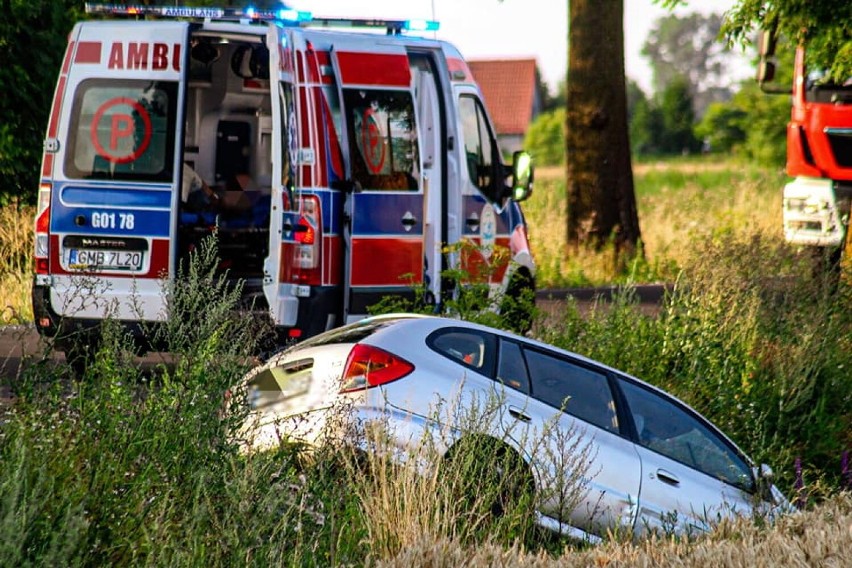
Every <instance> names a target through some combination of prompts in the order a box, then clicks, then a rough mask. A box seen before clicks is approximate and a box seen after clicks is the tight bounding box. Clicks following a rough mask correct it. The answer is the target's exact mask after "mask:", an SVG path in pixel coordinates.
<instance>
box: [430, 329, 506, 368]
mask: <svg viewBox="0 0 852 568" xmlns="http://www.w3.org/2000/svg"><path fill="white" fill-rule="evenodd" d="M426 343H427V345H429V347H431V348H432V349H434V350H435V351H437V352H438V353H440V354H441V355H443V356H445V357H447V358H449V359H452V360H453V361H455V362H457V363H459V364H461V365H464V366H465V367H470V368H471V369H474V370H476V371H477V372H479V373H481V374H483V375H486V376H489V377H490V376H492V375H493V370H494V362H495V359H496V351H497V349H496V344H497V340H496V338H495V337H494V336H493V335H491V334H489V333H482V332H479V331H475V330H472V329H463V328H444V329H440V330H438V331H436V332H434V333H432V335H430V336H429V338H428V339H427V340H426Z"/></svg>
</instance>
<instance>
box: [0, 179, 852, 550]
mask: <svg viewBox="0 0 852 568" xmlns="http://www.w3.org/2000/svg"><path fill="white" fill-rule="evenodd" d="M679 167H680V168H681V173H680V174H674V173H668V174H665V173H660V174H659V175H660V176H661V177H659V178H655V177H653V176H657V175H658V174H657V173H652V172H644V173H642V174H641V175H642V176H648V177H647V178H645V177H643V178H642V179H643V180H646V179H647V180H652V183H651V186H652V187H651V188H650V189H648V190H647V191H649V192H650V193H651V195H650V196H648V195H645V194H644V192H645V191H646V189H641V188H642V187H643V186H642V184H644V183H645V182H644V181H643V182H642V184H637V187H640V189H639V191H641V192H643V193H642V195H645V197H642V198H640V204H641V203H643V201H644V204H643V205H640V207H647V209H644V211H645V216H644V217H643V223H647V219H648V215H649V214H651V213H655V212H656V213H655V214H656V215H658V218H659V219H660V220H661V222H662V220H666V219H668V220H671V221H674V220H675V218H676V217H677V218H681V217H678V216H677V215H675V214H674V213H670V212H669V213H667V212H668V211H674V210H675V209H677V208H678V207H681V208H682V207H684V206H686V205H689V207H691V208H692V209H689V211H690V213H689V214H683V215H682V219H690V218H694V217H695V216H696V214H697V213H698V212H701V213H702V215H700V216H699V217H700V218H699V219H698V220H700V221H701V222H700V223H699V227H697V228H696V227H690V228H688V230H681V229H676V228H675V227H674V226H670V227H669V228H668V229H664V227H660V228H659V229H658V231H659V234H660V235H662V236H665V235H668V234H669V233H673V234H681V235H686V236H688V238H689V240H688V241H686V242H688V246H681V247H679V248H678V250H677V251H676V252H677V253H678V254H677V260H676V264H675V265H674V266H675V269H672V272H671V273H670V274H672V275H674V278H672V280H671V282H672V283H673V284H674V285H675V288H674V291H673V293H672V294H671V295H670V296H668V297H667V298H666V300H665V301H664V303H663V304H662V306H661V308H660V311H659V313H658V314H655V315H653V316H649V315H646V314H645V313H643V312H642V310H641V309H639V307H638V306H637V304H636V302H635V297H634V296H632V295H631V292H630V289H629V288H627V289H626V291H625V292H623V293H622V294H621V295H619V296H618V297H617V299H616V301H615V302H614V303H612V304H609V305H607V306H604V305H601V306H598V307H596V308H593V309H592V310H591V311H584V312H583V313H581V312H580V310H579V309H578V307H577V306H576V305H574V304H572V303H570V302H569V303H568V304H567V305H566V306H565V309H564V311H563V312H562V313H560V314H556V315H551V316H550V319H547V320H539V321H538V322H536V325H535V326H534V329H535V330H536V332H535V333H536V337H537V338H539V339H542V340H544V341H547V342H550V343H553V344H556V345H559V346H562V347H565V348H568V349H570V350H572V351H575V352H579V353H582V354H584V355H587V356H590V357H593V358H596V359H598V360H600V361H602V362H605V363H608V364H610V365H613V366H615V367H617V368H620V369H623V370H625V371H627V372H630V373H632V374H634V375H636V376H638V377H640V378H642V379H644V380H647V381H649V382H651V383H653V384H656V385H658V386H660V387H663V388H665V389H667V390H669V391H671V392H672V393H674V394H676V395H677V396H679V397H681V398H682V399H684V400H685V401H687V402H688V403H689V404H691V405H692V406H694V407H695V408H696V409H697V410H699V411H700V412H702V413H703V414H705V415H706V416H708V417H709V418H711V419H712V420H713V421H714V422H715V423H717V424H718V425H719V426H720V427H722V429H723V430H724V431H725V432H726V433H727V434H728V435H729V436H731V437H732V438H733V439H734V441H735V442H736V443H737V444H738V445H740V446H741V447H742V448H743V449H744V450H745V451H746V452H748V453H749V454H750V455H752V457H754V458H755V459H756V460H757V461H758V462H766V463H769V464H771V465H772V466H773V468H774V469H775V472H776V474H777V478H778V483H779V485H780V487H781V488H782V490H783V491H785V492H786V493H787V494H788V495H789V496H800V497H801V498H802V499H803V500H804V501H805V502H806V503H807V511H806V512H805V513H804V514H803V515H801V516H796V517H791V518H789V519H785V520H782V521H781V522H780V523H779V524H778V525H776V526H767V525H766V524H765V523H762V522H760V520H758V521H752V520H744V521H740V522H738V523H733V524H725V525H723V526H722V527H720V528H719V529H718V530H717V531H715V532H714V533H712V534H711V535H709V536H707V537H705V538H702V539H698V540H685V539H677V538H665V539H656V540H654V539H651V540H647V541H641V542H638V543H632V542H625V541H624V540H623V538H619V537H617V536H614V537H613V538H612V539H611V540H610V542H607V543H606V544H605V545H603V546H602V547H599V548H596V549H592V550H586V549H583V547H579V548H578V547H577V546H576V545H575V544H572V543H568V542H565V541H562V540H561V539H558V538H554V537H553V536H550V535H547V534H543V533H541V532H539V531H536V530H533V529H531V528H530V527H529V526H528V523H526V521H528V518H527V517H524V516H523V515H521V516H519V517H514V518H513V521H512V522H504V523H488V522H483V517H482V515H481V514H476V513H474V514H471V512H470V511H471V509H469V508H468V506H472V507H473V510H474V511H476V506H477V503H476V502H473V503H472V502H471V501H470V499H467V498H460V497H459V496H458V494H454V493H452V492H451V491H450V492H449V493H444V491H447V490H448V488H449V489H452V487H459V486H458V485H454V484H448V483H446V478H444V477H440V476H437V477H436V476H431V477H430V476H417V475H412V472H411V470H409V469H405V468H402V469H399V468H395V467H391V466H390V464H388V463H387V462H383V461H381V459H378V458H374V459H378V461H374V462H373V463H372V465H371V466H370V467H366V468H365V467H363V465H364V462H363V459H362V458H363V456H360V455H357V454H353V453H352V452H351V451H349V450H348V449H347V448H346V447H345V446H341V445H332V446H330V447H329V448H328V449H326V450H324V451H323V452H321V453H318V454H308V453H305V452H304V451H303V450H302V449H301V448H300V447H298V446H297V445H294V444H288V443H284V444H282V445H281V447H280V448H279V449H278V450H276V451H273V452H270V453H265V454H258V455H244V454H242V453H241V452H240V446H239V445H238V444H237V443H236V442H235V440H234V433H235V431H236V429H237V426H238V424H239V423H240V420H241V417H242V414H241V413H242V412H244V411H245V407H244V405H243V404H242V402H244V401H242V398H241V394H240V392H239V391H233V392H232V394H231V398H230V401H231V403H230V404H231V406H230V408H231V412H230V413H224V412H223V409H224V407H225V402H224V400H225V393H226V391H227V390H228V389H229V388H230V387H232V386H233V385H234V384H235V383H236V382H237V380H238V379H239V377H241V376H242V374H243V372H244V371H245V370H246V369H248V368H249V366H250V365H251V353H252V352H253V350H254V348H255V344H256V342H257V341H259V340H260V339H261V338H260V337H259V336H258V330H257V328H256V326H255V323H254V322H252V321H249V320H245V319H241V318H240V317H237V316H234V315H233V313H234V312H233V309H232V308H234V307H235V305H236V302H237V297H238V294H236V292H235V291H233V290H229V289H227V288H226V287H225V286H224V284H223V283H222V282H221V280H219V279H218V277H217V276H216V274H215V271H214V270H213V266H214V265H215V255H214V252H215V251H213V250H207V249H205V250H202V251H199V253H198V255H197V257H196V261H195V263H194V264H193V265H192V266H191V267H190V269H189V270H187V271H186V273H185V275H184V276H183V277H182V278H181V279H180V280H179V281H178V282H177V283H176V284H175V285H174V286H173V287H169V288H166V289H164V294H165V295H166V297H167V298H168V302H169V305H170V306H172V307H173V309H174V310H175V313H173V318H172V321H173V325H171V326H168V327H167V328H165V331H164V333H165V336H163V337H161V339H163V340H164V341H166V342H167V343H168V344H169V345H171V348H172V350H173V351H174V352H175V357H176V359H175V361H176V362H175V364H173V365H169V366H162V367H160V368H159V369H157V370H156V372H155V373H153V374H143V373H142V372H141V370H140V369H138V368H137V367H136V364H135V360H134V359H133V357H132V350H131V346H130V345H129V344H128V341H127V338H125V337H124V336H123V335H122V333H121V332H120V327H118V326H114V325H112V324H108V325H106V326H105V327H104V329H103V337H102V339H101V341H99V347H98V351H97V356H96V358H95V361H94V364H92V365H90V366H89V367H88V370H87V374H86V376H85V377H84V378H83V380H81V381H79V382H74V381H70V380H69V379H68V377H69V376H70V371H69V369H68V368H67V367H66V366H65V365H62V364H56V365H52V364H50V363H46V362H42V361H40V357H38V356H36V357H32V358H31V360H29V361H26V362H25V365H24V368H25V371H24V372H23V374H22V375H21V376H20V377H18V378H16V379H15V381H13V382H12V383H11V384H8V385H6V386H7V387H8V389H9V390H11V392H12V393H13V394H14V395H15V396H16V397H17V400H16V402H15V403H14V405H7V406H5V407H3V408H0V464H2V466H0V565H3V566H7V565H8V566H28V565H40V566H41V565H74V566H76V565H93V566H94V565H142V564H144V565H163V566H166V565H167V566H198V565H209V566H226V565H227V566H231V565H305V566H329V565H341V564H346V565H365V564H380V563H383V562H385V563H387V565H405V566H411V565H459V564H462V563H464V562H467V563H469V564H470V565H479V564H488V563H492V564H500V565H515V564H522V563H526V564H528V565H540V564H541V565H544V564H550V563H558V564H560V565H566V566H573V565H579V566H587V565H622V566H628V565H660V564H690V565H697V566H704V565H706V566H719V565H727V564H731V563H738V564H740V565H754V564H755V563H757V562H758V561H759V562H764V563H765V564H767V565H771V564H776V563H777V564H782V563H790V562H798V563H801V564H808V563H811V564H821V563H826V564H828V563H830V562H834V561H836V559H838V558H844V557H845V555H847V554H848V552H847V551H846V548H847V547H848V539H849V526H850V523H852V503H850V497H849V494H848V493H845V494H844V493H840V492H839V490H840V489H841V488H842V487H843V485H844V480H843V479H842V478H841V469H840V462H841V455H842V453H843V452H844V451H848V450H852V411H850V409H852V374H850V373H849V369H852V310H849V309H848V306H849V305H850V304H852V289H850V285H849V280H845V281H844V280H841V281H840V282H839V283H837V282H831V281H826V280H823V279H822V278H821V276H820V275H819V274H816V275H815V274H814V272H813V269H812V268H813V267H812V265H811V264H810V262H809V261H810V259H809V258H805V257H802V256H800V255H797V254H796V253H795V251H791V250H790V249H789V248H788V247H786V246H785V245H784V244H783V243H782V242H781V239H780V238H779V237H778V235H777V234H775V233H773V230H777V229H771V228H769V229H767V230H761V229H760V227H759V226H756V225H753V224H750V223H748V222H744V221H743V222H741V221H739V219H740V217H738V216H737V215H735V214H734V213H735V212H736V211H739V210H740V209H741V208H745V209H749V208H751V209H754V210H756V211H757V212H763V210H769V209H770V208H769V207H768V206H766V205H765V204H763V205H755V204H760V203H762V202H761V201H760V200H761V199H764V198H766V199H770V198H771V199H775V198H777V197H772V196H773V195H775V196H777V194H778V193H780V192H779V191H778V186H777V179H773V175H774V174H773V175H769V174H763V173H761V172H759V171H752V170H743V172H742V173H741V174H738V173H737V172H733V173H731V172H728V173H723V172H713V173H712V175H713V176H717V175H718V176H731V177H721V178H718V179H722V180H726V181H725V186H724V187H721V188H716V189H705V188H702V187H701V185H700V183H698V182H694V181H691V177H690V176H691V174H689V175H686V174H683V171H682V170H683V169H684V168H685V166H684V165H683V164H681V165H680V166H679ZM690 167H691V166H690ZM707 175H708V176H709V175H711V174H710V173H708V174H707ZM665 176H671V179H669V180H668V181H664V179H665ZM678 176H680V177H678ZM738 176H741V177H738ZM776 177H777V176H776ZM727 180H730V183H728V181H727ZM707 183H709V181H708V182H707ZM677 184H681V185H677ZM559 187H560V183H559V181H558V180H556V179H554V180H551V181H548V180H547V179H546V178H545V179H544V180H543V181H541V182H539V183H538V184H537V188H536V192H537V193H536V197H535V198H534V199H537V200H538V201H534V200H533V201H531V202H530V207H529V208H528V211H530V212H531V213H532V214H533V215H540V217H539V219H547V217H546V215H547V214H554V215H557V214H558V211H557V207H558V203H559V191H560V190H559ZM548 188H549V189H548ZM666 196H669V197H668V199H667V198H666ZM674 197H676V199H675V198H674ZM655 199H656V200H658V201H654V200H655ZM667 201H670V203H669V204H668V205H667V204H666V203H667ZM766 203H769V201H767V202H766ZM649 204H650V205H649ZM714 204H715V205H716V207H715V208H714V207H712V206H713V205H714ZM536 207H538V208H539V209H538V211H536ZM669 207H670V208H671V210H670V209H668V208H669ZM725 211H727V213H725ZM772 215H774V213H772ZM767 218H768V217H767ZM30 219H31V218H30ZM717 219H723V220H725V221H726V223H723V224H721V225H719V224H718V223H716V221H715V220H717ZM29 222H30V221H29V220H27V222H26V223H23V222H22V225H21V226H24V225H28V224H29ZM772 222H773V223H774V221H772ZM531 224H532V227H531V229H532V231H533V239H534V241H533V242H534V244H535V243H538V246H542V245H543V244H546V243H543V242H542V241H536V240H535V239H537V238H538V239H540V238H541V237H540V236H538V237H537V236H536V230H537V229H536V228H538V231H542V232H543V231H547V230H554V231H555V230H556V229H553V228H551V227H550V226H549V225H543V224H541V222H540V221H533V220H531ZM646 226H648V227H650V226H649V225H646ZM773 226H774V225H773ZM648 231H649V232H650V229H648ZM554 234H555V233H554ZM649 236H650V234H649ZM554 240H555V237H554ZM648 245H649V248H651V247H650V245H651V243H650V242H649V243H648ZM671 254H672V256H674V253H671ZM596 258H597V257H596ZM656 259H657V257H656V255H655V256H653V257H652V258H651V259H650V260H649V261H648V264H647V265H646V268H644V269H643V270H645V271H646V272H645V274H648V275H653V273H654V270H663V269H662V268H660V269H655V268H654V266H655V265H654V263H655V262H657V260H656ZM28 262H29V261H28V260H24V261H23V264H22V265H21V266H28ZM540 262H541V261H540ZM667 262H675V261H673V260H667V261H665V262H661V263H660V265H659V266H662V267H665V266H668V264H666V263H667ZM602 264H606V262H603V263H602ZM569 266H570V265H569ZM577 266H578V268H577V270H578V274H579V276H581V277H583V278H586V279H589V278H590V275H591V274H592V269H591V268H588V267H586V266H581V265H577ZM637 266H638V265H637ZM558 268H559V269H560V270H562V268H563V267H562V266H559V267H558ZM555 269H556V268H554V270H555ZM21 270H24V269H23V268H21ZM637 273H638V271H637ZM562 274H563V273H562V272H559V273H558V275H559V277H564V276H562ZM554 277H556V274H555V275H554ZM474 304H476V302H473V303H472V304H471V305H474ZM199 306H202V308H201V309H200V308H199ZM459 311H460V313H463V314H465V315H466V316H468V317H474V316H476V311H475V310H474V311H471V312H470V313H468V312H464V311H462V310H459ZM492 316H493V314H492ZM489 323H492V324H494V325H501V322H500V321H498V320H494V321H490V320H489ZM503 323H505V322H503ZM797 459H798V460H799V461H800V462H801V463H802V466H803V472H804V480H805V483H806V485H805V490H804V492H803V494H802V495H796V492H795V489H794V485H795V468H794V463H795V462H796V460H797ZM487 461H488V459H487V458H486V459H484V460H479V463H482V462H487ZM459 475H462V477H460V478H458V479H460V480H461V481H464V477H463V474H459ZM473 475H474V480H473V481H474V483H475V482H477V481H479V480H481V473H474V474H473ZM468 481H470V480H468ZM461 487H464V485H461ZM477 487H479V485H477ZM463 493H464V494H465V495H470V494H474V495H475V494H476V493H475V492H471V491H464V492H463ZM435 496H438V497H440V498H433V497H435ZM479 504H481V503H479ZM460 505H465V506H464V507H460ZM485 520H487V519H485Z"/></svg>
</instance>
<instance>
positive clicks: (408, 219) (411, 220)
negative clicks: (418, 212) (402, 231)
mask: <svg viewBox="0 0 852 568" xmlns="http://www.w3.org/2000/svg"><path fill="white" fill-rule="evenodd" d="M400 221H402V224H403V226H405V227H408V228H411V227H413V226H414V225H416V224H417V217H415V216H414V215H413V214H412V213H411V211H406V212H405V215H403V217H402V219H400Z"/></svg>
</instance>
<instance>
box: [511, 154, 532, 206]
mask: <svg viewBox="0 0 852 568" xmlns="http://www.w3.org/2000/svg"><path fill="white" fill-rule="evenodd" d="M534 177H535V170H534V168H533V164H532V156H530V154H529V152H523V151H520V152H515V153H514V154H513V156H512V199H514V200H515V201H523V200H524V199H527V198H528V197H529V196H530V195H532V191H533V178H534Z"/></svg>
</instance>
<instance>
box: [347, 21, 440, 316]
mask: <svg viewBox="0 0 852 568" xmlns="http://www.w3.org/2000/svg"><path fill="white" fill-rule="evenodd" d="M331 60H332V63H333V66H334V72H335V77H336V79H337V83H338V86H339V88H340V101H341V107H342V114H343V117H342V118H343V120H341V123H342V127H343V130H344V132H343V137H344V138H345V142H344V143H343V144H342V146H343V149H344V160H345V162H346V168H347V178H348V179H349V180H350V182H351V191H350V192H349V194H348V195H347V198H346V203H345V210H346V213H347V216H348V219H349V224H348V230H346V235H345V246H346V247H347V250H346V252H347V255H346V256H347V258H346V263H347V265H346V275H345V295H344V312H345V320H346V321H352V320H353V319H357V318H359V317H362V316H364V315H366V314H367V308H368V307H369V306H371V305H373V304H375V303H377V302H379V301H380V300H381V299H382V298H385V297H386V296H389V295H403V296H406V295H407V296H411V295H412V294H413V289H412V285H419V284H421V283H423V276H424V258H425V257H424V250H423V249H424V247H423V238H424V226H425V219H424V192H423V187H422V179H421V172H422V164H421V158H420V144H419V131H418V124H417V120H416V112H415V108H416V105H415V99H414V91H413V88H412V80H411V76H412V75H411V69H410V63H409V59H408V54H407V52H406V48H405V45H404V44H402V43H401V42H397V41H394V40H391V39H388V40H382V39H380V38H379V39H377V40H376V41H370V42H365V41H364V40H363V38H361V39H360V41H355V40H352V41H351V42H346V41H343V42H337V43H335V45H334V46H333V49H332V52H331Z"/></svg>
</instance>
